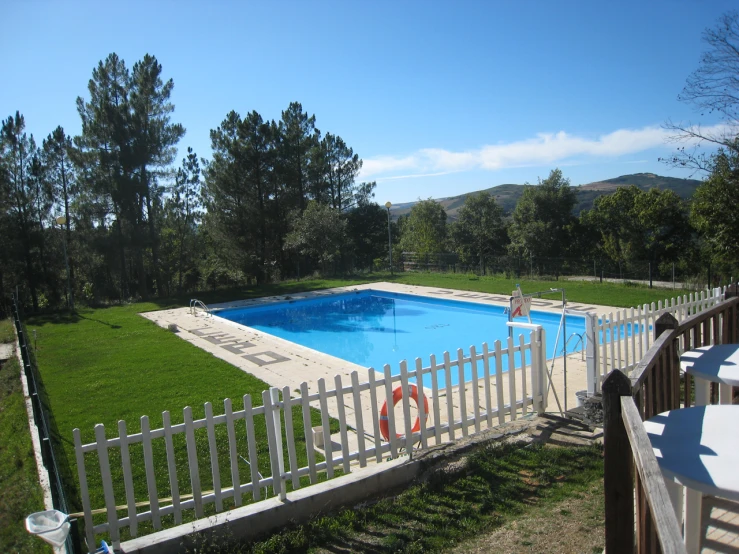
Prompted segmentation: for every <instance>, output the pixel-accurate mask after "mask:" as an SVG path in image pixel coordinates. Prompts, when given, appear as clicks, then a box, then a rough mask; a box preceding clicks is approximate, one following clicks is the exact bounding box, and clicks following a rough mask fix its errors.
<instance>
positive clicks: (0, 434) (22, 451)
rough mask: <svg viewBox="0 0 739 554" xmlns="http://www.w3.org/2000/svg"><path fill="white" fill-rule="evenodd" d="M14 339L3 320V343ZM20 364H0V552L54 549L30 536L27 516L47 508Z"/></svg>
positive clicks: (0, 338) (0, 339)
mask: <svg viewBox="0 0 739 554" xmlns="http://www.w3.org/2000/svg"><path fill="white" fill-rule="evenodd" d="M13 340H15V336H14V334H13V329H12V323H11V322H10V320H5V321H0V342H2V343H9V342H12V341H13ZM20 371H21V368H20V364H19V363H18V360H17V359H16V358H15V357H13V358H10V359H9V360H8V361H7V362H6V363H4V364H3V365H2V366H0V429H1V430H2V431H0V491H2V492H1V493H0V551H2V552H51V548H50V547H49V546H48V545H47V544H46V543H44V542H43V541H41V539H38V538H36V537H33V536H32V535H30V534H29V533H28V532H27V531H26V529H25V526H24V520H25V518H26V516H27V515H28V514H30V513H33V512H39V511H41V510H43V509H44V497H43V493H42V492H41V486H40V485H39V481H38V472H37V470H36V459H35V458H34V455H33V444H32V443H31V436H30V434H29V428H28V415H27V413H26V404H25V401H24V399H23V390H22V388H21V378H20Z"/></svg>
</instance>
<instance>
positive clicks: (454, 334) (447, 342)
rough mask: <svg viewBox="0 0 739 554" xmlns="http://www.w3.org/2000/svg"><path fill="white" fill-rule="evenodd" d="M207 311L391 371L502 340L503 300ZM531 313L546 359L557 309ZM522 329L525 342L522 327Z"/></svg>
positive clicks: (347, 299)
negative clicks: (543, 342)
mask: <svg viewBox="0 0 739 554" xmlns="http://www.w3.org/2000/svg"><path fill="white" fill-rule="evenodd" d="M214 315H216V316H217V317H222V318H224V319H228V320H229V321H233V322H235V323H239V324H242V325H246V326H248V327H252V328H254V329H258V330H259V331H263V332H265V333H269V334H271V335H274V336H276V337H280V338H282V339H285V340H288V341H291V342H295V343H297V344H300V345H302V346H306V347H308V348H312V349H314V350H318V351H319V352H323V353H325V354H330V355H332V356H336V357H337V358H341V359H342V360H347V361H349V362H352V363H355V364H358V365H361V366H364V367H373V368H375V369H376V370H378V371H382V368H383V366H384V365H385V364H390V366H391V368H392V371H393V374H395V373H397V372H398V371H399V365H398V362H400V361H401V360H408V362H409V369H412V368H413V367H415V365H414V364H415V362H414V360H415V359H416V358H421V359H422V361H423V364H424V366H427V365H428V364H429V360H430V355H431V354H435V355H436V357H437V359H439V360H441V359H442V355H443V353H444V351H448V352H450V353H451V354H452V357H453V358H454V357H456V351H457V349H458V348H463V349H464V350H465V352H467V353H468V349H469V347H470V346H471V345H474V346H475V347H476V348H478V351H481V347H482V343H484V342H487V343H488V345H489V347H490V348H492V347H493V343H494V342H495V341H496V340H500V341H501V342H503V344H504V347H505V341H506V340H507V339H508V327H507V326H506V322H507V321H508V316H507V315H506V314H505V311H504V308H503V307H502V306H491V305H486V304H476V303H472V302H459V301H455V300H447V299H440V298H428V297H422V296H414V295H409V294H401V293H393V292H383V291H376V290H363V291H354V292H348V293H340V294H334V295H331V296H326V297H318V298H310V299H304V300H290V301H285V302H278V303H274V304H269V305H266V306H253V307H245V308H230V309H224V310H218V311H215V312H214ZM531 319H532V321H533V323H537V324H539V325H542V326H543V327H544V329H545V330H546V333H547V358H549V359H551V358H552V357H553V355H554V342H555V338H556V336H557V329H558V327H559V323H560V319H561V314H557V313H548V312H539V311H532V312H531ZM519 321H521V320H519ZM523 321H525V320H523ZM584 331H585V319H584V318H583V317H579V316H572V315H570V316H567V335H568V336H571V335H572V333H584ZM521 332H522V331H521V330H516V331H515V335H516V336H518V335H519V334H520V333H521ZM523 334H524V336H526V337H527V338H526V342H528V331H525V332H523ZM574 342H576V341H572V343H573V344H572V346H574ZM579 348H580V349H581V348H582V343H580V344H579ZM561 350H562V341H561V339H560V343H559V346H558V349H557V351H558V353H560V354H561ZM568 351H571V350H570V347H568ZM504 367H505V366H504ZM454 378H455V380H456V376H455V377H454ZM470 378H471V376H470ZM453 384H454V385H456V384H457V383H456V382H455V383H453Z"/></svg>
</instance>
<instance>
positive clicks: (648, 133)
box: [361, 125, 724, 181]
mask: <svg viewBox="0 0 739 554" xmlns="http://www.w3.org/2000/svg"><path fill="white" fill-rule="evenodd" d="M723 129H724V126H723V125H716V126H713V127H708V128H705V127H704V128H702V129H701V132H703V133H704V134H705V133H709V134H710V133H714V134H718V133H721V132H722V130H723ZM674 134H675V133H674V131H670V130H667V129H664V128H662V127H657V126H650V127H644V128H642V129H618V130H616V131H613V132H612V133H608V134H605V135H601V136H600V137H596V138H587V137H580V136H575V135H570V134H568V133H566V132H564V131H560V132H558V133H540V134H538V135H536V136H535V137H533V138H530V139H526V140H520V141H516V142H509V143H503V144H495V145H485V146H483V147H482V148H479V149H476V150H469V151H462V152H451V151H449V150H444V149H442V148H422V149H419V150H418V151H417V152H415V153H413V154H411V155H408V156H404V157H393V156H381V157H378V158H373V159H368V160H364V166H363V168H362V173H361V178H362V179H370V178H372V179H376V180H378V181H382V180H390V179H400V178H409V177H420V176H432V175H443V174H445V173H451V172H459V171H468V170H473V169H482V170H488V171H496V170H500V169H506V168H511V167H525V166H537V165H550V164H564V163H566V162H567V160H570V159H571V158H573V157H577V158H578V159H579V160H581V161H582V159H588V158H592V159H598V158H614V157H618V156H623V155H627V154H635V153H638V152H643V151H645V150H650V149H652V148H659V147H665V146H666V145H667V143H668V142H670V140H669V139H670V137H672V136H673V135H674ZM398 171H402V172H403V173H404V175H396V174H395V173H396V172H398Z"/></svg>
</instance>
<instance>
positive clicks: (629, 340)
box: [586, 288, 725, 392]
mask: <svg viewBox="0 0 739 554" xmlns="http://www.w3.org/2000/svg"><path fill="white" fill-rule="evenodd" d="M724 293H725V289H720V288H716V289H713V290H706V291H701V292H696V293H691V294H690V295H685V296H682V297H680V296H678V297H674V298H672V299H665V301H664V303H663V302H662V301H659V302H657V303H656V304H655V303H654V302H652V304H651V305H649V304H644V305H643V306H640V307H638V308H624V309H621V310H616V311H613V312H609V313H607V314H601V315H600V316H599V317H597V318H595V317H593V318H589V321H590V323H589V325H591V326H592V327H593V329H592V331H591V332H589V333H587V335H588V337H590V336H594V337H595V339H596V340H595V346H596V348H595V349H594V351H591V352H588V365H589V367H588V371H589V373H591V372H592V373H594V374H595V376H596V379H595V380H594V381H593V382H594V383H595V385H596V386H597V390H600V383H601V382H602V380H603V379H604V378H605V376H606V375H607V374H608V373H609V372H610V371H611V370H612V369H615V368H617V369H620V370H621V371H623V372H625V373H628V372H629V371H631V370H632V369H633V368H634V367H636V364H637V363H638V362H639V360H641V359H642V357H643V356H644V354H646V352H647V350H649V347H650V346H651V344H652V342H654V337H653V328H654V327H653V326H654V323H655V321H657V319H658V318H659V317H660V316H661V315H662V314H665V313H670V314H672V315H673V316H675V318H676V319H677V320H678V321H684V320H685V319H687V318H688V317H690V316H691V315H694V314H696V313H699V312H702V311H703V310H706V309H708V308H711V307H712V306H715V305H716V304H717V303H718V302H720V301H721V299H722V298H723V296H724ZM586 321H588V320H586ZM593 392H595V391H593Z"/></svg>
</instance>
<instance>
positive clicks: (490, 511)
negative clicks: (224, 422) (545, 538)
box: [186, 444, 603, 554]
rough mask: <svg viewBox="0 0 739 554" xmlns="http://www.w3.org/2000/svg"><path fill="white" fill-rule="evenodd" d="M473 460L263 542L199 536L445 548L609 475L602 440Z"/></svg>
mask: <svg viewBox="0 0 739 554" xmlns="http://www.w3.org/2000/svg"><path fill="white" fill-rule="evenodd" d="M466 460H467V462H466V463H465V464H454V465H451V466H446V467H440V468H438V469H435V470H431V471H429V472H427V473H426V476H425V478H424V480H423V481H422V482H421V483H419V484H416V485H413V486H411V487H410V488H408V489H406V490H404V491H403V492H401V493H400V494H398V495H397V496H393V497H386V498H383V499H380V500H378V501H377V502H375V503H374V504H369V505H364V506H363V507H355V508H354V509H344V510H342V511H340V512H338V513H335V514H332V515H328V516H319V517H316V519H314V520H312V521H310V522H308V523H306V524H303V525H298V526H294V527H292V528H289V529H285V530H283V531H281V532H279V533H276V534H274V535H271V536H269V537H265V538H263V540H260V541H257V542H252V543H249V544H245V543H239V542H238V541H234V540H225V541H224V540H222V539H220V540H219V539H214V538H204V537H200V538H198V539H194V540H196V542H198V543H199V546H200V549H198V552H201V551H202V552H229V553H238V554H247V553H248V554H256V553H267V552H269V553H290V552H305V551H307V550H309V549H314V548H316V549H321V550H323V551H328V552H337V553H338V552H373V553H377V554H380V553H386V552H387V553H389V552H435V551H436V552H438V551H441V550H444V549H446V548H448V547H450V546H452V545H455V544H459V543H460V542H462V541H465V540H468V539H470V538H472V537H474V536H476V535H479V534H480V533H482V532H487V531H489V530H491V529H493V528H495V527H498V526H499V525H501V524H502V523H503V522H504V521H505V520H506V519H507V518H510V517H512V516H516V515H518V514H521V513H523V512H525V510H526V509H527V507H528V506H530V505H531V504H534V503H540V502H547V501H552V502H556V501H558V500H561V499H563V498H565V497H569V496H574V495H576V494H579V492H580V491H583V490H585V489H586V488H587V487H588V485H589V484H590V483H592V482H594V481H596V480H598V479H602V475H603V462H602V457H601V450H600V448H599V447H580V448H547V447H544V446H541V445H532V444H529V445H527V446H524V445H522V444H509V445H496V446H490V447H485V448H481V449H480V450H478V451H476V452H474V453H472V454H470V455H469V457H468V458H467V459H466ZM450 468H451V469H450ZM188 540H193V539H188ZM186 544H187V543H186ZM189 546H193V544H190V545H189ZM203 547H205V548H203Z"/></svg>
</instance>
